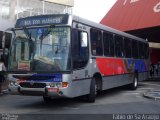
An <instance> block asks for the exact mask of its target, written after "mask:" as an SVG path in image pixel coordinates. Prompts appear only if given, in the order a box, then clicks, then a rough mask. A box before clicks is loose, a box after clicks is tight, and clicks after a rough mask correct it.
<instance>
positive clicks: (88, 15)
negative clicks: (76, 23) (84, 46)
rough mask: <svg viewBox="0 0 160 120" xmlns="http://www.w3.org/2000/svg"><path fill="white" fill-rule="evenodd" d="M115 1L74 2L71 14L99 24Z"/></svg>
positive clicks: (79, 0)
mask: <svg viewBox="0 0 160 120" xmlns="http://www.w3.org/2000/svg"><path fill="white" fill-rule="evenodd" d="M116 1H117V0H75V1H74V9H73V14H74V15H78V16H80V17H83V18H85V19H88V20H91V21H94V22H98V23H99V22H100V21H101V20H102V18H103V17H104V16H105V15H106V13H107V12H108V11H109V10H110V9H111V7H112V6H113V5H114V4H115V2H116Z"/></svg>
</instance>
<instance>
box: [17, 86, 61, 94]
mask: <svg viewBox="0 0 160 120" xmlns="http://www.w3.org/2000/svg"><path fill="white" fill-rule="evenodd" d="M18 92H19V93H20V94H22V95H30V96H49V97H64V95H63V92H62V90H61V89H60V88H53V87H50V86H46V87H45V88H24V87H21V86H19V87H18Z"/></svg>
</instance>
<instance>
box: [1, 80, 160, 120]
mask: <svg viewBox="0 0 160 120" xmlns="http://www.w3.org/2000/svg"><path fill="white" fill-rule="evenodd" d="M159 88H160V82H157V81H146V82H143V83H140V84H139V87H138V89H137V90H136V91H130V90H126V89H124V88H116V89H110V90H107V91H104V92H102V93H101V94H99V95H98V96H97V99H96V102H95V103H86V102H84V101H82V100H79V99H77V98H75V99H55V100H53V101H52V103H50V104H46V103H44V102H43V99H42V97H35V96H19V95H9V94H1V95H0V113H2V117H1V118H5V116H6V113H7V115H15V116H11V117H16V115H18V116H17V117H19V118H21V116H23V119H25V118H26V119H28V118H29V119H37V120H38V119H42V118H43V119H49V118H53V117H55V118H57V115H59V116H58V118H57V119H58V120H59V119H60V118H66V116H67V118H68V119H70V120H73V118H74V119H75V118H76V119H83V120H84V119H87V118H88V119H89V118H97V119H104V118H107V117H110V118H109V119H111V118H113V115H119V114H122V115H123V114H124V116H122V117H126V116H125V114H129V115H134V118H135V115H139V114H151V115H152V114H154V115H157V116H156V117H157V118H158V117H159V119H160V100H159V99H148V98H146V97H144V93H147V92H148V91H153V90H154V91H155V90H159ZM33 114H34V115H33ZM42 114H43V115H42ZM48 114H50V115H51V116H49V115H48ZM66 114H67V115H66ZM106 114H107V116H106ZM108 114H109V115H108ZM53 115H54V116H53ZM95 115H96V116H95ZM59 117H60V118H59ZM115 117H116V116H114V119H115ZM127 117H128V116H127ZM131 117H133V116H131ZM140 117H141V116H140ZM135 119H138V118H135ZM3 120H4V119H3ZM115 120H118V119H115ZM144 120H145V119H144ZM146 120H147V119H146ZM155 120H157V119H155Z"/></svg>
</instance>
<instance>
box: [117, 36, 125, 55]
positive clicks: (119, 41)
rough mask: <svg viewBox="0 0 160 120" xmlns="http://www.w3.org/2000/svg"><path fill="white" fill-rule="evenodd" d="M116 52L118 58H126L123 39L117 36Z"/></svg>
mask: <svg viewBox="0 0 160 120" xmlns="http://www.w3.org/2000/svg"><path fill="white" fill-rule="evenodd" d="M115 52H116V56H117V57H124V48H123V37H121V36H118V35H115Z"/></svg>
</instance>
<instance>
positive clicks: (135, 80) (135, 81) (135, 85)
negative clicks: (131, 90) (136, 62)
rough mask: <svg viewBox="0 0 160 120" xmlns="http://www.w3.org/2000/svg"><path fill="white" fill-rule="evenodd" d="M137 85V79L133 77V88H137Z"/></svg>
mask: <svg viewBox="0 0 160 120" xmlns="http://www.w3.org/2000/svg"><path fill="white" fill-rule="evenodd" d="M137 84H138V81H137V78H136V77H135V79H134V87H137Z"/></svg>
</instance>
